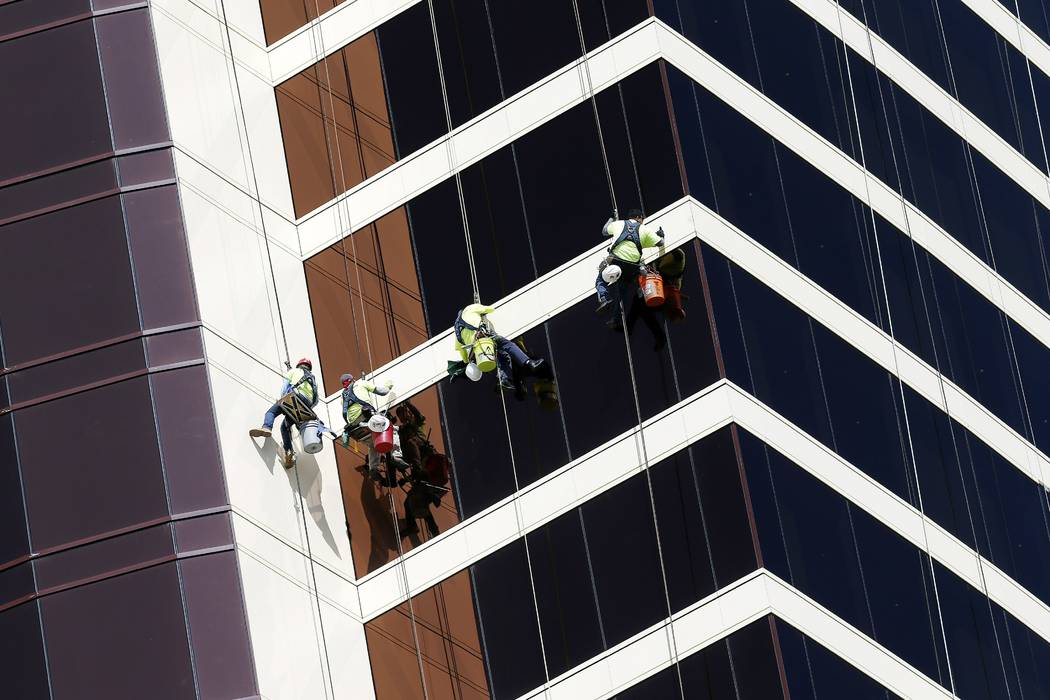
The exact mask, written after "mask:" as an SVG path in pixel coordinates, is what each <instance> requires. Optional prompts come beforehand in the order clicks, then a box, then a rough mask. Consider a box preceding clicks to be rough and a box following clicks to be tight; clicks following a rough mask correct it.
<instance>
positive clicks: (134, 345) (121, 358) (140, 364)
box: [9, 338, 146, 404]
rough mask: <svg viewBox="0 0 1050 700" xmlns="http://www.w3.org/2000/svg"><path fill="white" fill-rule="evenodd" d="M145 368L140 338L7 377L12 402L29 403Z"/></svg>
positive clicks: (29, 368) (48, 363)
mask: <svg viewBox="0 0 1050 700" xmlns="http://www.w3.org/2000/svg"><path fill="white" fill-rule="evenodd" d="M145 367H146V356H145V353H144V352H143V350H142V339H141V338H134V339H133V340H126V341H124V342H123V343H116V344H114V345H107V346H106V347H102V348H99V349H98V350H92V351H90V352H84V353H80V354H78V355H73V356H71V357H66V358H63V359H61V360H54V361H53V362H45V363H44V364H41V365H36V366H34V367H28V368H26V369H23V370H19V371H18V372H13V373H12V374H11V376H10V377H9V380H10V383H11V402H12V403H15V404H18V403H22V402H23V401H32V400H34V399H38V398H42V397H45V396H48V395H49V394H56V393H58V392H61V391H69V390H72V389H75V388H76V387H82V386H86V385H88V384H92V383H93V382H100V381H104V380H106V379H109V378H110V377H116V376H120V375H122V374H130V373H132V372H140V371H142V370H143V369H145Z"/></svg>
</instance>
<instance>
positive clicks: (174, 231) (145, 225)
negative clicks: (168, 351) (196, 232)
mask: <svg viewBox="0 0 1050 700" xmlns="http://www.w3.org/2000/svg"><path fill="white" fill-rule="evenodd" d="M123 199H124V212H125V215H126V216H127V223H128V239H129V240H130V241H131V251H132V254H133V256H134V260H135V282H136V286H137V287H138V295H139V308H140V309H141V312H142V326H143V328H158V327H163V326H173V325H176V324H179V323H188V322H191V321H195V320H197V301H196V298H195V297H194V293H193V278H192V276H191V275H190V261H189V253H188V252H187V250H186V239H185V236H184V234H183V230H182V210H181V209H180V208H179V197H178V191H177V189H176V187H175V185H170V186H167V187H157V188H154V189H149V190H141V191H138V192H129V193H127V194H125V195H123Z"/></svg>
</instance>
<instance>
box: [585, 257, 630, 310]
mask: <svg viewBox="0 0 1050 700" xmlns="http://www.w3.org/2000/svg"><path fill="white" fill-rule="evenodd" d="M609 264H610V265H618V266H619V268H620V270H621V273H620V279H618V280H617V281H616V282H614V283H613V284H611V285H610V284H609V283H607V282H606V281H605V280H603V279H602V270H601V269H599V270H598V279H597V280H595V282H594V288H595V290H597V292H598V301H600V302H606V301H608V300H610V299H615V300H619V302H620V303H621V304H622V305H623V308H624V311H626V310H627V302H629V301H630V300H631V297H630V295H631V292H632V291H634V290H635V289H637V288H638V265H637V264H636V263H629V262H626V261H625V260H620V259H618V258H612V260H611V261H610V262H609ZM602 269H604V267H603V268H602ZM614 295H615V296H614Z"/></svg>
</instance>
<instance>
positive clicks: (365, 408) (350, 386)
mask: <svg viewBox="0 0 1050 700" xmlns="http://www.w3.org/2000/svg"><path fill="white" fill-rule="evenodd" d="M339 381H340V382H341V383H342V385H343V418H345V419H346V426H345V427H344V428H343V442H344V444H348V442H349V438H351V437H352V438H354V439H355V440H358V441H359V442H363V443H365V444H366V445H367V446H368V475H369V476H370V477H372V478H373V479H376V480H378V479H379V459H380V456H379V453H378V452H376V449H375V444H374V443H373V441H372V431H371V430H369V429H368V420H369V419H370V418H371V417H372V416H374V415H375V414H376V413H378V410H377V408H376V405H375V399H374V398H373V396H386V395H387V394H389V393H390V390H391V389H393V388H394V383H393V382H392V381H390V380H389V379H388V380H386V381H385V382H383V384H381V385H378V386H377V385H376V384H373V383H372V382H370V381H368V379H367V378H366V377H365V373H364V372H362V373H361V377H360V379H358V380H357V381H354V375H352V374H350V373H347V374H344V375H343V376H341V377H339ZM394 436H395V437H394V450H393V452H392V453H391V455H392V456H393V455H394V454H395V453H396V454H398V455H399V454H400V452H401V447H400V445H399V444H398V442H399V441H398V439H397V431H396V430H395V431H394Z"/></svg>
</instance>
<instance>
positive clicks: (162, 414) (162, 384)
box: [150, 367, 227, 513]
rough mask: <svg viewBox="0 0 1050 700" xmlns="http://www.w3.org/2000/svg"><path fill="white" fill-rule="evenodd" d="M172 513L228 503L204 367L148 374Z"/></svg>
mask: <svg viewBox="0 0 1050 700" xmlns="http://www.w3.org/2000/svg"><path fill="white" fill-rule="evenodd" d="M150 381H151V382H152V384H153V398H154V404H155V406H156V410H157V422H158V424H159V426H160V444H161V449H162V450H163V451H164V470H165V474H166V475H167V480H168V492H169V494H170V498H171V510H172V512H173V513H188V512H193V511H197V510H204V509H205V508H214V507H217V506H223V505H226V503H227V498H226V484H225V482H224V481H223V475H222V463H221V462H220V459H219V445H218V441H217V440H216V436H215V419H214V417H213V416H212V408H211V391H210V390H209V388H208V378H207V375H206V373H205V370H204V368H203V367H187V368H185V369H177V370H172V371H170V372H161V373H159V374H154V375H152V376H151V378H150Z"/></svg>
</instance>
